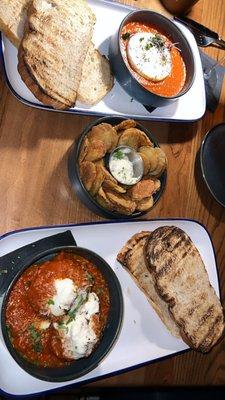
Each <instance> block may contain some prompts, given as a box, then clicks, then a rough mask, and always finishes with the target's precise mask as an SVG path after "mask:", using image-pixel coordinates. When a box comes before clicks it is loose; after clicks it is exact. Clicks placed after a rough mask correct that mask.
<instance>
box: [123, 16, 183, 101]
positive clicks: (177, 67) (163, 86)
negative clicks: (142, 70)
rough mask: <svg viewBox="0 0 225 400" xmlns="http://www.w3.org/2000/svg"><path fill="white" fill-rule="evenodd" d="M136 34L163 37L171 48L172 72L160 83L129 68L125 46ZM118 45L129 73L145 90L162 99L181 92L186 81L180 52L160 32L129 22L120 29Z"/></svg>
mask: <svg viewBox="0 0 225 400" xmlns="http://www.w3.org/2000/svg"><path fill="white" fill-rule="evenodd" d="M137 32H151V33H154V34H159V35H163V36H164V37H166V44H167V45H168V46H169V47H170V46H171V47H170V48H171V50H170V52H171V59H172V70H171V73H170V75H168V76H167V77H166V78H165V79H163V80H162V81H159V82H154V81H151V80H150V79H146V78H145V77H143V76H141V75H140V74H139V73H138V72H136V71H135V70H134V69H133V68H132V67H131V65H130V63H129V61H128V57H127V45H128V41H129V37H130V35H133V34H135V33H137ZM124 38H126V39H124ZM120 43H121V52H122V56H123V58H124V61H125V63H126V65H127V67H128V69H129V71H130V72H131V74H132V75H133V76H134V78H135V79H136V80H137V81H138V82H139V83H140V84H141V85H142V86H143V87H144V88H145V89H147V90H149V91H150V92H153V93H155V94H158V95H160V96H164V97H172V96H176V95H177V94H179V93H180V92H181V90H182V89H183V87H184V83H185V80H186V66H185V63H184V60H183V57H182V55H181V52H180V51H179V50H178V49H177V48H176V47H175V46H173V43H172V42H171V41H170V39H169V38H168V37H167V36H166V35H165V34H164V33H163V32H160V31H159V30H157V29H156V28H154V27H153V26H151V25H147V24H143V23H140V22H129V23H128V24H126V25H125V26H124V27H123V29H122V32H121V37H120ZM178 47H179V45H178Z"/></svg>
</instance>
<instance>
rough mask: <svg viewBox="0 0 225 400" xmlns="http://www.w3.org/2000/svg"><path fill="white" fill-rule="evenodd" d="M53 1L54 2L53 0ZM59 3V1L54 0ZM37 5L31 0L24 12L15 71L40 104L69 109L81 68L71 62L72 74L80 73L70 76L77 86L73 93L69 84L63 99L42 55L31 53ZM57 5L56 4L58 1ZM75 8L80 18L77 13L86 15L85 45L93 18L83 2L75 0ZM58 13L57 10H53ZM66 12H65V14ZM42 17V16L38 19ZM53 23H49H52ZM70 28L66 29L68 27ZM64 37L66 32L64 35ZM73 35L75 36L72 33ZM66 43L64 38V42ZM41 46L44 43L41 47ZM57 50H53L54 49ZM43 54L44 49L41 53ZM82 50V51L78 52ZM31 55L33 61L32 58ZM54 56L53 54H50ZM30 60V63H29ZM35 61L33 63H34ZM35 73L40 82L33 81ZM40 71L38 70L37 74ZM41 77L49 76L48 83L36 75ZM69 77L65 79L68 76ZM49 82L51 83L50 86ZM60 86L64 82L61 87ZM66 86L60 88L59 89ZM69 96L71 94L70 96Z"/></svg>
mask: <svg viewBox="0 0 225 400" xmlns="http://www.w3.org/2000/svg"><path fill="white" fill-rule="evenodd" d="M56 1H57V0H56ZM58 1H59V0H58ZM36 3H37V4H38V1H37V0H35V1H33V2H32V3H31V4H30V6H29V8H28V12H27V23H26V26H25V32H24V37H23V40H22V41H21V43H20V47H19V52H18V71H19V74H20V76H21V78H22V80H23V81H24V83H25V84H26V85H27V87H28V88H29V89H30V90H31V92H32V93H33V94H34V95H35V97H36V98H37V99H38V100H40V101H41V102H42V103H44V104H46V105H48V106H51V107H53V108H56V109H61V110H64V109H67V108H70V107H73V106H74V104H75V102H76V96H77V90H78V86H79V81H80V79H81V75H82V65H80V63H78V64H77V66H76V63H75V60H74V66H75V69H76V71H78V70H79V71H80V74H76V75H74V80H75V81H76V82H77V83H76V86H77V90H76V89H75V87H73V82H71V83H70V84H71V89H70V98H68V96H67V97H65V96H66V95H65V94H64V92H62V90H61V91H60V89H59V90H58V88H57V92H56V90H55V88H56V85H55V84H54V77H52V76H51V75H49V74H51V67H50V71H49V67H46V60H45V59H44V53H43V55H41V58H40V57H39V54H38V52H37V50H36V52H37V54H35V53H34V50H35V41H34V38H35V35H36V34H39V30H38V29H37V30H36V28H35V26H34V23H33V22H34V21H35V23H38V25H39V23H40V26H41V24H42V23H43V21H42V19H41V20H40V21H41V22H39V14H41V13H40V11H39V10H37V9H36V7H35V4H36ZM59 3H60V2H59ZM77 5H78V9H77V10H78V15H80V13H82V12H83V11H84V12H86V11H87V13H89V14H88V15H89V16H88V18H89V19H88V22H87V28H86V33H85V32H84V33H83V35H84V37H86V38H87V39H88V42H87V44H86V45H85V46H87V48H88V45H89V40H91V36H92V32H93V26H94V22H95V17H94V15H93V14H92V12H91V10H90V9H89V8H88V6H87V4H86V3H85V2H83V0H77ZM57 12H58V10H57ZM68 12H69V11H68ZM40 18H42V16H41V17H40ZM47 18H48V13H47ZM36 21H38V22H36ZM54 22H55V21H54V20H53V23H54ZM68 29H70V28H68ZM65 34H66V33H65ZM74 35H75V33H74ZM62 39H63V40H64V36H62ZM44 40H45V37H43V42H41V45H42V46H44V45H45V42H44ZM65 40H67V39H65ZM30 41H31V43H32V41H33V42H34V43H33V49H34V50H33V53H32V54H31V51H30V49H29V50H28V48H29V47H28V44H27V43H29V45H30ZM43 43H44V44H43ZM46 45H47V41H46ZM56 49H57V47H56ZM45 51H46V50H45ZM82 51H84V49H83V50H82ZM34 55H35V58H34V57H33V56H34ZM54 55H55V54H54ZM33 58H34V61H33ZM56 59H57V51H56ZM36 60H37V61H36ZM55 68H57V66H55ZM33 70H34V71H35V74H36V75H37V76H38V80H39V81H40V82H41V83H40V82H39V81H38V80H37V78H36V77H35V75H34V72H33ZM39 70H40V71H39ZM41 73H42V74H44V75H43V76H45V75H46V74H47V77H48V76H50V78H49V79H50V81H49V82H48V81H44V80H43V79H44V78H43V77H41V78H40V76H41V75H40V74H41ZM68 78H69V76H68ZM51 82H53V84H52V83H51ZM60 83H62V81H60ZM62 85H64V83H63V84H62ZM64 87H66V86H63V88H64ZM72 93H73V95H72Z"/></svg>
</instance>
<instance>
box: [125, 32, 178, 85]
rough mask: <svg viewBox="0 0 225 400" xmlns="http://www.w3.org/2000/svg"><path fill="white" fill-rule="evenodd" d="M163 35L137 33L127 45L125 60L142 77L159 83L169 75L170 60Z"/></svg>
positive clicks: (170, 68)
mask: <svg viewBox="0 0 225 400" xmlns="http://www.w3.org/2000/svg"><path fill="white" fill-rule="evenodd" d="M165 41H166V38H165V37H164V36H163V35H160V34H158V33H157V34H155V33H152V32H137V33H135V34H134V35H132V36H131V37H130V39H129V42H128V45H127V58H128V61H129V63H130V65H131V66H132V68H133V69H134V71H136V72H138V74H139V75H141V76H142V77H144V78H146V79H149V80H151V81H154V82H159V81H162V80H163V79H165V78H166V77H167V76H169V75H170V73H171V70H172V59H171V54H170V50H169V48H168V47H167V46H166V45H165Z"/></svg>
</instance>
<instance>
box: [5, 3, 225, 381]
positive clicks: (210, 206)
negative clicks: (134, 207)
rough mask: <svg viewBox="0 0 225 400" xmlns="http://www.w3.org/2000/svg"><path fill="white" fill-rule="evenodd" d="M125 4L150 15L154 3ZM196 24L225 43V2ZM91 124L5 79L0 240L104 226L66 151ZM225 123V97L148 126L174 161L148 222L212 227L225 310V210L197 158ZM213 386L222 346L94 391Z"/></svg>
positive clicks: (202, 6)
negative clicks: (22, 93) (34, 230)
mask: <svg viewBox="0 0 225 400" xmlns="http://www.w3.org/2000/svg"><path fill="white" fill-rule="evenodd" d="M121 2H122V1H121ZM123 2H124V3H127V4H135V5H137V6H143V7H144V6H145V7H151V5H153V3H155V0H152V2H151V0H139V1H138V0H137V1H133V2H132V1H129V0H127V1H123ZM191 17H193V18H195V19H196V20H198V21H199V22H202V23H204V24H205V25H207V26H209V27H210V28H211V29H214V30H216V31H218V32H220V34H221V36H223V37H225V7H224V1H223V0H214V1H212V0H200V1H199V3H198V4H197V5H196V6H195V7H194V9H193V10H192V12H191ZM207 53H208V54H209V55H211V56H213V57H214V58H218V57H221V55H222V50H220V51H219V50H217V49H214V48H212V47H211V48H208V49H207ZM224 86H225V85H224ZM92 119H93V118H91V117H81V116H73V115H66V114H58V113H52V112H46V111H40V110H35V109H32V108H29V107H27V106H24V105H23V104H21V103H19V102H18V100H16V99H15V98H14V97H13V95H12V94H11V93H10V92H9V90H8V88H7V87H6V85H5V82H4V80H3V78H2V76H0V171H1V172H0V191H1V195H0V233H4V232H6V231H10V230H14V229H18V228H22V227H29V226H39V225H51V224H62V223H63V224H66V223H76V222H90V221H91V222H95V221H99V220H100V218H99V217H97V216H96V215H94V214H92V212H90V211H89V210H88V209H86V208H85V207H84V206H83V205H82V204H81V203H80V202H79V201H78V200H77V199H76V197H75V196H74V193H73V192H72V190H71V187H70V184H69V182H68V177H67V151H68V149H69V147H70V146H71V144H72V142H73V141H74V139H75V138H76V137H77V136H78V135H79V134H80V132H81V130H82V129H83V128H84V127H85V125H86V124H88V123H89V122H90V121H91V120H92ZM224 120H225V90H223V92H222V95H221V100H220V104H219V106H218V108H217V110H216V112H215V113H214V114H211V113H210V112H206V114H205V116H204V117H203V118H202V120H201V121H199V122H197V123H191V124H185V123H183V124H182V123H175V124H174V123H173V124H172V123H171V124H167V123H155V122H144V125H146V127H148V128H149V129H151V130H152V132H154V134H155V135H156V137H157V138H158V140H159V142H160V143H161V145H162V148H163V149H164V150H165V152H166V154H167V156H168V159H169V170H168V183H167V187H166V191H165V193H164V195H163V197H162V199H161V200H160V201H159V203H158V204H157V206H156V207H155V208H154V209H153V210H152V211H151V212H150V213H149V214H148V215H147V217H148V218H158V217H185V218H193V219H196V220H199V221H200V222H202V223H203V224H205V225H206V227H207V229H208V230H209V232H210V234H211V235H212V239H213V243H214V246H215V249H216V254H217V259H218V265H219V277H220V283H221V289H222V300H223V304H225V210H224V209H223V208H222V207H221V206H219V205H218V204H217V203H216V202H215V201H214V200H213V198H212V197H211V195H210V194H209V192H208V190H207V189H206V187H205V184H204V182H203V181H202V178H201V173H200V171H199V168H198V167H196V166H197V164H196V154H197V152H198V150H199V147H200V144H201V141H202V139H203V137H204V136H205V134H206V132H207V131H208V130H209V129H210V128H211V127H212V126H214V125H216V124H218V123H220V122H223V121H224ZM211 384H215V385H219V384H225V342H224V341H223V342H222V343H220V344H219V345H218V346H216V347H215V348H214V349H213V350H212V351H211V353H210V354H208V355H201V354H198V353H196V352H193V351H190V352H188V353H186V354H184V355H180V356H177V357H173V358H171V359H169V360H165V361H161V362H158V363H157V362H156V363H154V364H152V365H150V366H147V367H144V368H140V369H137V370H134V371H132V372H129V373H126V374H122V375H120V376H117V377H114V378H109V379H105V380H102V381H100V382H98V383H96V384H93V385H98V386H99V385H100V386H116V385H120V386H126V385H134V386H136V385H141V386H142V385H143V386H144V385H161V386H162V385H211Z"/></svg>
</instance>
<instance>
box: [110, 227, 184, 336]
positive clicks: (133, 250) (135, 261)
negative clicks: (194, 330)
mask: <svg viewBox="0 0 225 400" xmlns="http://www.w3.org/2000/svg"><path fill="white" fill-rule="evenodd" d="M150 233H151V232H148V231H143V232H140V233H137V234H135V235H133V236H132V237H131V238H130V239H129V240H128V241H127V242H126V244H125V245H124V246H123V248H122V249H121V250H120V252H119V253H118V255H117V260H118V261H119V262H120V263H121V264H123V265H124V267H125V268H126V270H127V271H128V272H129V274H130V275H131V277H132V279H133V280H134V281H135V283H136V284H137V286H138V287H139V288H140V290H141V291H142V292H143V293H144V294H145V296H146V298H147V300H148V301H149V303H150V304H151V306H152V307H153V309H154V310H155V312H156V313H157V314H158V316H159V318H160V319H161V321H162V322H163V323H164V324H165V325H166V327H167V329H168V330H169V332H170V333H171V334H172V335H173V336H175V337H178V338H180V334H179V329H178V327H177V325H176V323H175V322H174V319H173V318H172V317H171V315H170V312H169V309H168V305H167V303H166V302H164V301H163V299H162V298H161V297H160V296H159V294H158V292H157V290H156V287H155V284H154V280H153V278H152V276H151V274H150V273H149V271H148V268H147V263H146V260H145V254H144V248H145V245H146V242H147V240H148V237H149V235H150Z"/></svg>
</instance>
